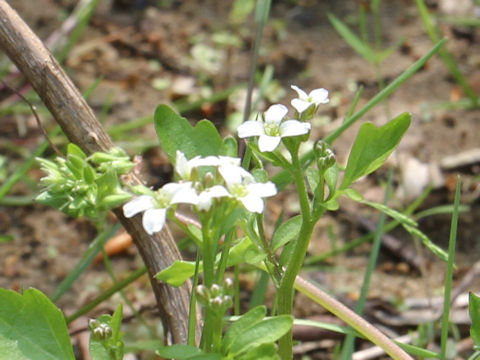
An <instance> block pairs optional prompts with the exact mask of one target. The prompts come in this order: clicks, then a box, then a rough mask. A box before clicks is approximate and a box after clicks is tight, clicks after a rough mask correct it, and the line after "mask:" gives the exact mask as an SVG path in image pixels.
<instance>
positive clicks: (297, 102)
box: [290, 99, 313, 113]
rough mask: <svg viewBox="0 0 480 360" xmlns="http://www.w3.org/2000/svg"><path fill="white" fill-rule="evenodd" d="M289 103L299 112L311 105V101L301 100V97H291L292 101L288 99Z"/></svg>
mask: <svg viewBox="0 0 480 360" xmlns="http://www.w3.org/2000/svg"><path fill="white" fill-rule="evenodd" d="M290 103H291V104H292V106H293V107H294V108H295V110H297V111H298V112H299V113H302V112H304V111H305V110H307V109H308V108H309V107H310V106H311V105H313V103H311V102H308V101H305V100H301V99H292V101H290Z"/></svg>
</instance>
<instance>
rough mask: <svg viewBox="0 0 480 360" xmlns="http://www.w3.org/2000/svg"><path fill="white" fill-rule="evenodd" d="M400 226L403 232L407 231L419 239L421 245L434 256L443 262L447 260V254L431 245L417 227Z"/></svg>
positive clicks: (431, 242) (433, 244)
mask: <svg viewBox="0 0 480 360" xmlns="http://www.w3.org/2000/svg"><path fill="white" fill-rule="evenodd" d="M402 226H403V227H404V229H405V230H407V231H408V232H409V233H410V235H412V236H415V237H417V238H419V239H420V241H421V242H422V244H423V245H424V246H425V247H426V248H427V249H428V250H430V251H431V252H432V253H433V254H434V255H435V256H437V257H439V258H440V259H442V260H443V261H447V260H448V254H447V252H446V251H445V250H443V249H442V248H441V247H440V246H438V245H436V244H435V243H433V241H432V240H431V239H430V238H429V237H428V236H427V235H425V233H423V232H421V231H420V230H419V229H418V228H417V227H414V226H411V225H408V224H405V223H402Z"/></svg>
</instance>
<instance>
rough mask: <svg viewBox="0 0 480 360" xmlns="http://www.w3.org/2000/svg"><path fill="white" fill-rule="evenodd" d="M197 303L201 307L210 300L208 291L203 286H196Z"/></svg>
mask: <svg viewBox="0 0 480 360" xmlns="http://www.w3.org/2000/svg"><path fill="white" fill-rule="evenodd" d="M195 289H196V293H197V299H198V302H199V303H200V304H202V305H206V304H207V303H208V301H209V300H210V291H209V290H208V289H207V287H206V286H205V285H198V286H197V287H196V288H195Z"/></svg>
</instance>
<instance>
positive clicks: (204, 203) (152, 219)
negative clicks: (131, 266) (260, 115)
mask: <svg viewBox="0 0 480 360" xmlns="http://www.w3.org/2000/svg"><path fill="white" fill-rule="evenodd" d="M175 172H176V174H177V175H178V177H179V178H180V180H179V182H174V183H168V184H166V185H164V186H163V187H162V188H160V189H158V190H156V191H151V190H148V189H144V191H143V192H144V194H142V195H141V196H138V197H136V198H135V199H133V200H131V201H129V202H128V203H126V204H125V205H124V206H123V213H124V215H125V216H126V217H132V216H135V215H136V214H139V213H141V212H144V214H143V218H142V224H143V227H144V229H145V231H146V232H147V233H149V234H150V235H151V234H153V233H155V232H158V231H160V230H161V229H162V228H163V226H164V224H165V220H166V218H167V213H168V210H169V209H170V208H172V207H174V206H175V205H177V204H180V203H182V204H190V205H193V206H194V209H195V210H197V211H209V210H210V208H211V207H212V204H213V202H214V201H215V200H219V199H222V198H225V199H227V201H236V202H238V203H240V204H241V205H242V206H244V207H245V208H246V209H247V210H248V211H251V212H256V213H261V212H263V209H264V203H263V198H265V197H270V196H273V195H275V194H276V193H277V189H276V187H275V185H274V184H273V183H272V182H266V183H259V182H256V181H255V179H254V177H253V176H252V174H250V173H249V172H248V171H246V170H245V169H243V168H242V167H240V159H238V158H232V157H229V156H207V157H200V156H196V157H194V158H192V159H190V160H188V159H187V158H186V156H185V154H184V153H182V152H181V151H177V154H176V161H175Z"/></svg>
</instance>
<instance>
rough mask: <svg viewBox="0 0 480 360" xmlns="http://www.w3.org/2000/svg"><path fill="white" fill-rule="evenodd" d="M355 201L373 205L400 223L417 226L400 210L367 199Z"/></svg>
mask: <svg viewBox="0 0 480 360" xmlns="http://www.w3.org/2000/svg"><path fill="white" fill-rule="evenodd" d="M349 190H352V189H349ZM352 199H353V198H352ZM354 200H355V199H354ZM356 201H359V202H360V203H362V204H365V205H368V206H371V207H373V208H375V209H377V210H379V211H382V212H384V213H385V214H387V215H388V216H390V217H391V218H393V219H395V220H397V221H398V222H399V223H401V224H402V225H404V224H405V225H409V226H413V227H417V226H418V224H417V222H416V221H415V220H413V219H412V218H410V217H409V216H407V215H405V214H402V213H401V212H399V211H397V210H394V209H392V208H391V207H388V206H386V205H383V204H380V203H376V202H373V201H367V200H356Z"/></svg>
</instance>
